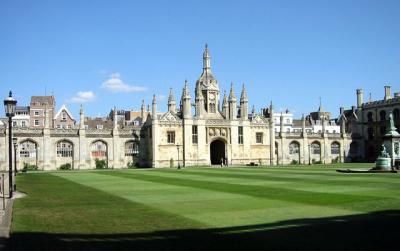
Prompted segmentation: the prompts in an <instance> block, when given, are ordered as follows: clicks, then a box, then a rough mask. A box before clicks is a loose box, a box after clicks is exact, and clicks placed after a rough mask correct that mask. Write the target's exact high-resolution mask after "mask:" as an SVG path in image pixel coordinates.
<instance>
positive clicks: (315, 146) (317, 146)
mask: <svg viewBox="0 0 400 251" xmlns="http://www.w3.org/2000/svg"><path fill="white" fill-rule="evenodd" d="M311 154H321V146H320V144H319V143H317V142H314V143H312V144H311Z"/></svg>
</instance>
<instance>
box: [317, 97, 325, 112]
mask: <svg viewBox="0 0 400 251" xmlns="http://www.w3.org/2000/svg"><path fill="white" fill-rule="evenodd" d="M323 110H324V109H323V108H322V98H321V97H319V109H318V111H319V112H322V111H323Z"/></svg>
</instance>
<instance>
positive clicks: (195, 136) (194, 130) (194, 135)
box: [192, 125, 198, 144]
mask: <svg viewBox="0 0 400 251" xmlns="http://www.w3.org/2000/svg"><path fill="white" fill-rule="evenodd" d="M192 143H193V144H197V143H198V132H197V125H194V126H192Z"/></svg>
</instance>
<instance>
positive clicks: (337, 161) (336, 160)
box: [332, 156, 339, 164]
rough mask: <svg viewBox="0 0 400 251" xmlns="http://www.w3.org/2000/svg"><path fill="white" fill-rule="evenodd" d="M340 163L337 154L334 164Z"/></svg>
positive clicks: (333, 160)
mask: <svg viewBox="0 0 400 251" xmlns="http://www.w3.org/2000/svg"><path fill="white" fill-rule="evenodd" d="M337 163H339V156H337V157H336V158H334V159H332V164H337Z"/></svg>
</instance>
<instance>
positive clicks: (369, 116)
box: [367, 112, 374, 122]
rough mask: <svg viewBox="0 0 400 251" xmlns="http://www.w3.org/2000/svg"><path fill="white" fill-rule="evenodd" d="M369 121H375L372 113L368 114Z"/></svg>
mask: <svg viewBox="0 0 400 251" xmlns="http://www.w3.org/2000/svg"><path fill="white" fill-rule="evenodd" d="M367 120H368V122H373V121H374V119H373V118H372V112H369V113H368V115H367Z"/></svg>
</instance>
